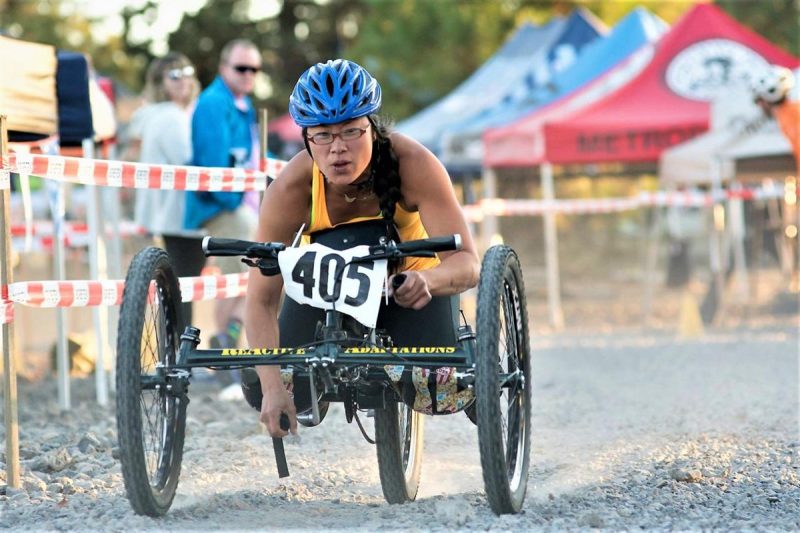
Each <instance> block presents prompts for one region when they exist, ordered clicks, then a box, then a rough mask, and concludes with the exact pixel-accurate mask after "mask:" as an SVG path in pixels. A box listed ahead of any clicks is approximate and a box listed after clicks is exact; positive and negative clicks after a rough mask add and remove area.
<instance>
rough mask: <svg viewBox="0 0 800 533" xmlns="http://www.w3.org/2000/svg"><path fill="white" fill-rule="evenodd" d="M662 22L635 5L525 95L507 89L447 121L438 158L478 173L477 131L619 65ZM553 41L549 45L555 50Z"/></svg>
mask: <svg viewBox="0 0 800 533" xmlns="http://www.w3.org/2000/svg"><path fill="white" fill-rule="evenodd" d="M667 29H668V26H667V24H666V23H665V22H664V21H662V20H661V19H660V18H658V17H657V16H655V15H653V14H652V13H650V12H649V11H648V10H647V9H644V8H641V7H640V8H636V9H635V10H633V11H632V12H631V13H629V14H628V15H627V16H626V17H625V18H623V19H622V20H621V21H619V22H618V23H617V24H616V25H615V26H614V27H613V28H612V29H611V31H610V32H609V33H608V34H607V35H606V36H603V37H601V38H599V39H596V40H594V41H592V42H591V43H588V44H587V45H586V46H585V47H583V49H581V50H580V52H579V54H578V56H577V58H576V59H575V61H574V62H572V64H570V65H569V66H567V68H560V69H558V68H552V67H553V65H552V64H548V66H551V70H552V75H551V76H550V77H549V78H548V79H547V80H546V82H545V83H539V84H537V85H535V86H533V87H531V90H529V91H528V92H527V93H524V94H521V95H519V94H509V95H507V97H506V98H504V99H503V100H501V101H500V102H499V103H498V104H497V105H495V106H493V107H490V108H486V109H484V110H482V111H480V112H478V113H475V114H472V115H471V116H468V117H467V118H465V119H463V120H461V121H459V122H455V123H453V124H451V125H450V126H449V127H448V128H447V130H446V131H445V132H444V134H443V140H442V144H441V153H440V157H441V159H442V161H443V162H444V164H445V166H447V168H448V170H450V171H451V172H454V173H458V172H478V171H479V170H480V168H481V162H482V160H483V155H484V145H483V142H482V140H481V136H482V134H483V132H484V131H485V130H487V129H488V128H491V127H497V126H502V125H505V124H509V123H511V122H514V121H515V120H518V119H520V118H522V117H524V116H526V115H529V114H531V113H533V112H535V111H537V110H538V109H541V108H543V107H544V106H547V105H548V104H551V103H553V102H556V101H558V100H560V99H562V98H564V97H566V96H569V95H570V94H573V93H574V92H575V91H577V90H578V89H581V88H582V87H585V86H586V85H587V84H589V83H591V82H592V81H594V80H596V79H598V78H599V77H600V76H601V75H603V74H604V73H606V72H608V71H610V70H611V69H613V68H614V67H616V66H617V65H619V64H621V63H622V62H623V61H624V60H626V59H627V58H628V57H629V56H630V55H631V54H633V53H634V52H636V51H637V50H639V49H640V48H641V47H642V46H644V45H645V44H648V43H653V42H655V41H657V40H658V39H659V38H660V37H661V35H663V34H664V33H665V32H666V31H667ZM558 46H560V44H559V43H555V46H554V49H556V50H557V49H558Z"/></svg>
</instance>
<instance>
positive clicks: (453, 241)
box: [397, 234, 462, 253]
mask: <svg viewBox="0 0 800 533" xmlns="http://www.w3.org/2000/svg"><path fill="white" fill-rule="evenodd" d="M461 246H462V243H461V235H458V234H455V235H447V236H445V237H430V238H428V239H420V240H418V241H407V242H401V243H400V244H398V245H397V249H398V250H400V251H401V252H403V253H414V252H425V251H428V252H448V251H450V250H460V249H461Z"/></svg>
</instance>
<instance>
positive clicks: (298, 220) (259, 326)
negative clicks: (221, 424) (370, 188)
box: [244, 153, 311, 437]
mask: <svg viewBox="0 0 800 533" xmlns="http://www.w3.org/2000/svg"><path fill="white" fill-rule="evenodd" d="M310 182H311V159H310V158H309V157H308V155H306V154H305V153H301V154H298V155H297V156H295V157H294V158H292V160H291V161H290V162H289V163H288V164H287V165H286V167H285V168H284V169H283V170H282V171H281V173H280V174H279V176H278V179H276V180H275V181H274V182H273V183H272V184H271V185H270V186H269V187H268V188H267V192H266V193H265V195H264V200H263V202H262V203H261V209H260V212H259V220H258V231H257V233H256V240H257V241H259V242H283V243H284V244H286V245H287V246H288V245H290V244H291V242H292V238H293V237H294V234H295V233H296V232H297V231H298V230H299V229H300V226H301V225H302V224H303V223H308V222H307V220H308V213H309V201H310V196H309V195H310V191H311V183H310ZM282 288H283V279H282V278H281V276H269V277H268V276H261V275H259V274H258V273H257V272H256V271H253V272H252V274H251V275H250V279H249V282H248V284H247V295H246V298H245V316H244V327H245V332H246V334H247V342H248V344H249V345H250V346H253V347H258V348H277V347H278V346H279V343H280V336H279V332H278V310H279V309H278V307H279V304H280V298H281V290H282ZM256 372H257V373H258V377H259V378H260V380H261V390H262V392H263V394H264V399H263V401H262V404H261V421H262V422H263V423H264V424H266V426H267V429H268V430H269V433H270V435H272V436H273V437H282V436H284V435H286V432H285V431H283V430H281V429H280V425H279V420H280V415H281V413H286V414H287V415H288V416H289V419H290V426H291V431H292V432H293V433H296V432H297V420H296V417H295V409H294V402H293V401H292V399H291V397H290V396H289V394H288V392H287V391H286V388H285V387H284V386H283V383H282V381H281V375H280V368H279V367H278V366H272V365H270V366H257V367H256Z"/></svg>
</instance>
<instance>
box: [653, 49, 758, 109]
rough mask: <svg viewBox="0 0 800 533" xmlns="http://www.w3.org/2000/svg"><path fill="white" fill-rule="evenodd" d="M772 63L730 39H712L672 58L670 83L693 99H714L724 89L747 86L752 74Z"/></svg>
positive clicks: (683, 94) (681, 94)
mask: <svg viewBox="0 0 800 533" xmlns="http://www.w3.org/2000/svg"><path fill="white" fill-rule="evenodd" d="M767 65H768V63H767V62H766V60H764V58H763V57H761V56H760V55H759V54H757V53H756V52H754V51H753V50H751V49H750V48H747V47H746V46H744V45H742V44H739V43H737V42H735V41H730V40H728V39H709V40H706V41H700V42H699V43H695V44H693V45H691V46H689V47H687V48H686V49H684V50H682V51H681V52H680V53H679V54H678V55H676V56H675V58H674V59H673V60H672V61H671V62H670V64H669V66H668V67H667V72H666V76H665V77H666V82H667V86H668V87H669V88H670V89H671V90H672V91H673V92H675V93H676V94H679V95H680V96H683V97H684V98H689V99H691V100H702V101H710V100H713V99H714V98H716V97H717V96H718V95H720V94H721V93H722V92H723V91H729V90H730V89H732V88H734V87H736V86H740V87H747V86H748V85H749V82H750V76H752V74H753V73H754V72H760V71H761V70H763V69H764V68H765V67H767Z"/></svg>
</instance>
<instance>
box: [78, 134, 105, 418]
mask: <svg viewBox="0 0 800 533" xmlns="http://www.w3.org/2000/svg"><path fill="white" fill-rule="evenodd" d="M83 154H84V157H86V158H88V159H91V158H93V157H94V142H93V140H92V139H85V140H84V141H83ZM86 192H87V198H86V201H87V206H86V216H87V219H88V223H89V233H90V235H91V237H90V239H89V276H90V277H91V279H93V280H95V281H100V280H101V279H107V275H106V271H105V259H104V256H105V250H106V246H105V235H104V234H103V236H101V235H100V229H99V226H100V218H101V217H102V212H101V209H102V206H101V202H100V191H99V190H98V188H97V186H96V185H87V186H86ZM101 256H103V260H102V263H101ZM92 319H93V324H94V333H95V344H96V350H97V353H96V355H95V363H94V377H95V388H96V390H95V395H96V398H97V403H98V404H99V405H102V406H106V405H108V377H107V376H106V364H105V351H106V350H105V348H106V345H105V342H106V339H107V338H108V337H107V333H108V323H107V322H106V321H105V316H104V313H102V309H101V308H100V307H93V308H92Z"/></svg>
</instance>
